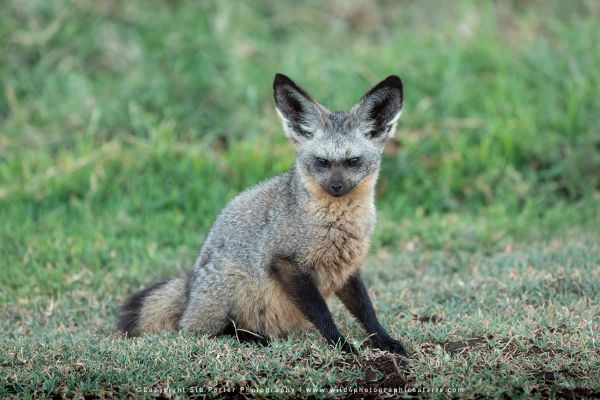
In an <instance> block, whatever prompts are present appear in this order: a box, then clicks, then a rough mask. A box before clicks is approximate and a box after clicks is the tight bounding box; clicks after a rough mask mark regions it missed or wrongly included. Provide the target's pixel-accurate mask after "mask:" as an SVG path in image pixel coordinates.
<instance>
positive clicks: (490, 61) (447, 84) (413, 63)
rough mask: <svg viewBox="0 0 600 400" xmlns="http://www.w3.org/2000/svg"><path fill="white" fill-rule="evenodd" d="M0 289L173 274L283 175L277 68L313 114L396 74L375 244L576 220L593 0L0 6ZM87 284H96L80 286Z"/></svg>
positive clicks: (472, 236)
mask: <svg viewBox="0 0 600 400" xmlns="http://www.w3.org/2000/svg"><path fill="white" fill-rule="evenodd" d="M2 10H3V12H2V14H1V15H0V45H1V47H0V79H1V85H0V86H1V88H0V89H1V92H0V205H1V207H0V220H1V221H2V226H1V227H0V229H1V231H0V243H1V244H0V249H1V251H2V257H3V261H2V262H3V263H4V264H5V265H6V268H5V272H6V273H4V274H3V277H2V289H3V290H2V294H0V301H2V302H5V301H7V300H8V299H10V298H11V297H13V296H15V295H16V294H17V293H30V292H31V291H32V290H33V291H39V292H42V293H57V292H60V291H62V290H64V289H65V288H66V287H69V285H70V284H69V283H68V282H67V281H68V279H65V274H67V273H68V274H75V275H77V274H81V279H82V282H86V283H94V284H95V285H100V284H101V281H102V278H101V277H100V276H99V275H98V272H99V271H112V272H114V273H115V274H116V275H117V276H118V277H119V278H121V277H123V276H125V277H127V279H132V280H133V281H137V280H138V279H143V278H142V277H141V276H142V275H141V272H142V271H153V272H151V274H152V276H154V275H160V274H161V273H162V272H164V271H172V270H173V268H175V266H176V265H178V266H179V267H181V268H182V269H186V268H188V267H189V266H190V265H191V263H192V260H193V255H194V253H195V251H196V250H197V249H198V247H199V245H200V244H201V240H202V237H203V235H204V234H205V233H206V231H207V229H208V228H209V227H210V224H211V223H212V221H213V219H214V217H215V216H216V214H217V213H218V212H219V210H220V209H221V208H222V207H223V206H224V205H225V204H226V202H227V200H228V199H230V198H231V197H232V196H234V195H235V194H237V193H238V192H239V191H240V190H243V189H244V188H247V187H248V186H251V185H252V184H254V183H256V182H258V181H260V180H262V179H265V178H267V177H269V176H271V175H273V174H275V173H277V172H280V171H283V170H285V169H287V168H289V167H290V166H291V165H292V163H293V149H292V146H291V145H290V144H288V143H287V142H286V139H285V138H284V135H283V134H282V132H281V129H280V125H279V122H278V120H277V118H276V115H275V112H274V108H273V104H272V97H271V82H272V78H273V75H274V73H275V72H283V73H286V74H288V75H290V76H291V77H293V78H294V79H296V80H297V81H298V82H299V83H300V84H301V85H303V86H304V87H305V88H307V90H308V91H309V92H310V93H311V94H312V95H313V96H314V97H315V98H316V99H318V100H320V101H321V102H322V103H323V104H325V105H326V106H328V107H330V108H332V109H349V108H350V107H351V106H352V105H353V104H354V103H355V102H356V101H357V100H358V99H359V97H360V96H361V95H362V94H363V93H364V92H365V91H366V90H367V89H368V88H369V87H370V86H371V85H372V84H374V83H375V82H377V81H378V80H380V79H382V78H384V77H385V76H387V75H389V74H398V75H400V76H401V77H402V79H403V80H404V82H405V97H406V99H405V111H404V114H403V118H402V120H401V124H400V127H399V131H398V133H397V141H395V142H393V143H391V144H390V146H388V148H387V151H386V154H387V155H386V157H385V160H384V164H383V171H382V174H381V179H380V184H379V187H378V192H379V193H378V196H379V197H378V207H379V210H380V214H381V217H380V221H381V222H380V224H379V227H378V230H377V235H376V240H375V247H376V248H378V247H379V246H389V247H391V248H397V247H399V246H400V245H401V244H402V243H403V242H404V241H406V240H421V241H423V242H424V243H426V244H428V245H430V246H438V247H440V246H442V247H443V246H446V245H448V243H453V244H456V245H460V246H467V247H469V246H471V247H473V246H474V247H476V246H478V245H479V244H482V243H483V244H485V243H488V244H490V243H491V244H493V243H494V242H496V241H497V240H499V239H500V238H502V237H506V236H507V235H508V236H511V235H513V236H514V235H522V234H527V235H531V234H532V232H533V234H541V235H543V234H544V233H545V232H547V231H552V230H556V229H562V228H567V227H569V228H572V227H573V226H587V227H591V228H592V229H593V228H594V220H596V221H597V220H598V219H597V218H598V215H599V214H598V209H599V206H598V205H599V194H598V190H599V188H600V128H599V127H600V112H599V111H600V68H599V67H598V66H599V65H600V46H598V43H599V39H600V3H599V2H596V1H573V2H570V1H569V2H567V1H529V2H519V1H512V2H511V1H497V2H475V1H460V2H427V1H400V2H397V1H378V2H370V1H360V0H352V1H333V2H320V1H308V2H303V3H302V4H300V3H298V2H292V1H258V2H251V3H242V2H239V3H238V2H218V1H199V2H192V1H141V0H140V1H134V0H131V1H61V0H56V1H42V0H40V1H33V0H27V1H3V2H2ZM96 288H97V287H96Z"/></svg>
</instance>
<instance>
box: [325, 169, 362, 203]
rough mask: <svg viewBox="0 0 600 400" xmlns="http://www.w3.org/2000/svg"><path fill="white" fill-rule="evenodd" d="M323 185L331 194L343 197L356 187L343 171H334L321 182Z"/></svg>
mask: <svg viewBox="0 0 600 400" xmlns="http://www.w3.org/2000/svg"><path fill="white" fill-rule="evenodd" d="M321 187H322V188H323V190H325V191H326V192H327V193H329V194H330V195H332V196H335V197H341V196H343V195H345V194H348V193H349V192H350V191H351V190H352V189H353V188H354V185H353V184H352V182H351V181H350V179H347V178H345V177H344V175H343V174H342V173H340V172H334V173H332V174H331V175H330V176H329V178H328V179H326V180H325V181H324V182H323V183H322V184H321Z"/></svg>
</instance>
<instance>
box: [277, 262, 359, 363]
mask: <svg viewBox="0 0 600 400" xmlns="http://www.w3.org/2000/svg"><path fill="white" fill-rule="evenodd" d="M271 272H272V274H273V276H274V278H275V279H276V280H277V281H278V282H279V284H280V285H281V286H282V288H283V289H284V291H285V292H286V293H287V294H288V296H290V298H291V299H292V301H293V302H294V304H295V305H296V306H297V307H298V308H299V309H300V311H302V313H303V314H304V315H305V316H306V318H307V319H308V320H309V321H310V322H311V323H312V324H313V325H314V326H315V327H316V328H317V329H318V330H319V332H320V333H321V335H323V337H324V338H325V339H326V340H327V342H328V343H329V344H331V345H334V346H338V345H339V346H341V349H342V351H345V352H348V353H355V352H356V349H355V348H354V346H352V344H350V343H348V341H346V339H345V338H344V337H343V336H342V334H341V333H340V331H339V329H338V327H337V326H336V324H335V322H334V321H333V317H332V315H331V312H330V311H329V308H328V307H327V303H326V302H325V299H324V298H323V296H322V295H321V292H320V291H319V288H318V287H317V285H316V283H315V280H314V278H313V277H312V276H311V275H310V274H307V273H303V272H302V271H301V270H300V269H299V268H298V267H297V266H296V265H295V264H294V263H293V262H291V261H287V260H282V261H278V262H276V263H274V264H273V267H272V269H271Z"/></svg>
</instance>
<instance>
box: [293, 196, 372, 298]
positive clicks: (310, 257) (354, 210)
mask: <svg viewBox="0 0 600 400" xmlns="http://www.w3.org/2000/svg"><path fill="white" fill-rule="evenodd" d="M315 211H316V212H314V214H313V218H312V220H311V221H310V223H311V224H312V225H313V226H312V228H311V229H310V231H311V232H312V233H313V235H312V237H311V238H310V242H311V245H310V246H308V250H307V251H306V253H305V254H304V257H303V258H304V265H305V266H306V267H307V268H308V269H309V270H311V272H312V273H313V274H314V276H315V277H316V280H317V284H318V286H319V290H320V291H321V293H322V294H323V296H325V297H328V296H330V295H331V294H333V292H335V291H336V290H338V289H339V288H341V287H342V286H343V285H344V284H345V282H346V281H347V279H348V278H349V277H350V276H351V275H352V274H353V273H354V272H355V271H356V270H357V269H358V268H359V267H360V266H361V265H362V264H363V263H364V261H365V259H366V257H367V253H368V250H369V244H370V239H371V234H372V232H373V228H374V226H375V209H374V207H373V206H372V205H371V204H361V203H358V204H352V203H350V204H348V205H346V204H341V205H335V204H334V205H329V206H328V207H324V208H322V209H318V210H315Z"/></svg>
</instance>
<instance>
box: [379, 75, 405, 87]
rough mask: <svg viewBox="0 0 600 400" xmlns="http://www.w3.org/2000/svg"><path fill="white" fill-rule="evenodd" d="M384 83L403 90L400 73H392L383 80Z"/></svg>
mask: <svg viewBox="0 0 600 400" xmlns="http://www.w3.org/2000/svg"><path fill="white" fill-rule="evenodd" d="M381 84H382V85H385V86H391V87H395V88H398V89H400V90H402V79H400V77H399V76H398V75H390V76H388V77H387V78H385V79H384V80H383V81H382V82H381Z"/></svg>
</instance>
